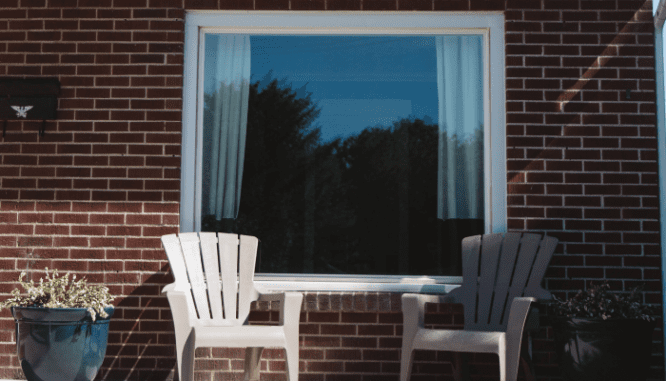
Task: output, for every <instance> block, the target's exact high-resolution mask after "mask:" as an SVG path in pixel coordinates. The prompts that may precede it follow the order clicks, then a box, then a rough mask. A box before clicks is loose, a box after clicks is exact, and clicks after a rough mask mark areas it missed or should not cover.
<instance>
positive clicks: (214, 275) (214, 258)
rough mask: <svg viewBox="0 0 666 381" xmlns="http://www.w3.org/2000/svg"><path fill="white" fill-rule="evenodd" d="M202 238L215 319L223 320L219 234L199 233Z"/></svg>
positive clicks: (202, 252)
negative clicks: (218, 251) (218, 247)
mask: <svg viewBox="0 0 666 381" xmlns="http://www.w3.org/2000/svg"><path fill="white" fill-rule="evenodd" d="M199 238H200V239H201V257H202V258H203V264H204V272H205V274H206V285H207V286H208V300H209V301H210V311H211V314H212V315H213V320H222V319H224V316H223V315H222V302H221V295H222V294H221V292H222V289H221V287H220V265H219V257H218V253H217V236H216V234H215V233H203V232H202V233H199Z"/></svg>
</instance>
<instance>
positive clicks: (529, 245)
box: [501, 234, 550, 326]
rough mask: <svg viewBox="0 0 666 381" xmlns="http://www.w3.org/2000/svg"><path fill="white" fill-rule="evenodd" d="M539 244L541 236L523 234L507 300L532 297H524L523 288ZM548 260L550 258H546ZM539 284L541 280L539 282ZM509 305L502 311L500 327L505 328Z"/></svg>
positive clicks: (530, 271)
mask: <svg viewBox="0 0 666 381" xmlns="http://www.w3.org/2000/svg"><path fill="white" fill-rule="evenodd" d="M540 242H541V236H540V235H538V234H524V235H523V237H522V238H521V240H520V248H519V251H518V259H517V260H516V269H515V271H514V274H513V279H511V287H510V288H509V295H508V300H510V301H513V299H514V298H517V297H520V296H532V295H525V287H527V281H528V280H529V277H530V276H531V275H532V274H531V273H532V267H533V266H534V259H535V258H536V252H537V250H538V249H539V243H540ZM548 259H549V260H550V258H548ZM539 283H541V280H539ZM510 308H511V306H510V305H507V307H506V309H505V310H504V315H503V320H504V321H503V322H502V323H501V324H502V326H505V325H506V323H508V321H509V309H510Z"/></svg>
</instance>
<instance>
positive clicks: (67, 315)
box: [0, 268, 114, 381]
mask: <svg viewBox="0 0 666 381" xmlns="http://www.w3.org/2000/svg"><path fill="white" fill-rule="evenodd" d="M25 276H26V273H25V272H22V273H21V275H20V277H19V283H20V284H21V286H22V287H23V289H24V290H25V292H26V293H27V295H21V292H20V291H19V289H18V288H17V289H15V290H14V291H12V297H10V298H9V299H7V300H5V301H4V302H1V303H0V310H1V309H4V308H7V307H11V311H12V315H13V316H14V321H15V322H16V345H17V350H18V357H19V361H20V363H21V368H22V369H23V373H24V374H25V376H26V378H27V379H28V381H46V380H57V381H84V380H88V381H90V380H92V379H93V378H95V375H96V374H97V371H98V370H99V367H100V366H101V365H102V361H103V360H104V355H105V353H106V344H107V337H108V334H109V319H110V318H111V315H113V311H114V309H113V306H112V305H111V302H112V301H113V299H114V298H113V297H112V296H111V295H110V294H109V289H108V288H106V287H104V286H101V285H92V284H88V283H87V282H86V280H85V278H84V279H81V280H79V281H76V275H74V276H73V277H72V280H71V281H70V280H69V273H67V274H66V275H64V276H62V277H58V271H57V270H53V272H52V274H49V271H48V268H47V269H46V279H44V278H41V279H40V280H39V283H37V284H35V282H33V281H32V280H30V282H27V281H24V280H23V278H24V277H25Z"/></svg>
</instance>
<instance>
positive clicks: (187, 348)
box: [176, 329, 195, 381]
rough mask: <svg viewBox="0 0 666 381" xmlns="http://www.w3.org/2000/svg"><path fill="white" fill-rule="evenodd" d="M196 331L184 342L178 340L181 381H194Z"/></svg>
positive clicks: (177, 356)
mask: <svg viewBox="0 0 666 381" xmlns="http://www.w3.org/2000/svg"><path fill="white" fill-rule="evenodd" d="M194 344H195V343H194V329H192V330H191V331H190V334H189V335H188V336H187V338H185V339H184V340H178V338H176V360H177V361H178V364H177V366H178V378H179V379H180V381H194V349H195V345H194Z"/></svg>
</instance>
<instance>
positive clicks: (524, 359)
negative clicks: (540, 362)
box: [520, 334, 535, 381]
mask: <svg viewBox="0 0 666 381" xmlns="http://www.w3.org/2000/svg"><path fill="white" fill-rule="evenodd" d="M525 336H527V338H526V341H527V342H526V343H523V345H522V346H521V347H520V352H521V354H520V364H521V365H522V368H523V372H524V373H525V379H526V380H527V381H535V373H534V362H533V361H532V356H530V351H529V344H530V342H531V341H532V337H531V335H529V334H528V335H525Z"/></svg>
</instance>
